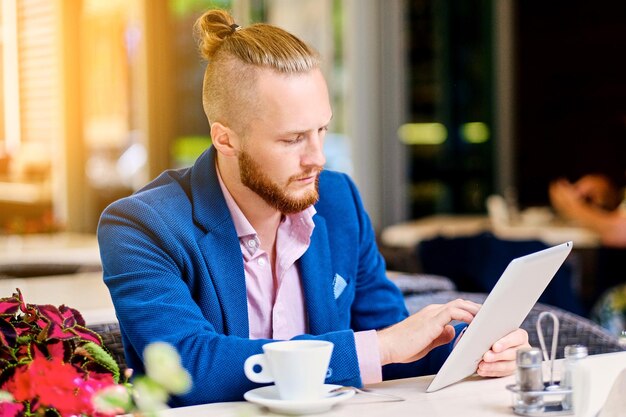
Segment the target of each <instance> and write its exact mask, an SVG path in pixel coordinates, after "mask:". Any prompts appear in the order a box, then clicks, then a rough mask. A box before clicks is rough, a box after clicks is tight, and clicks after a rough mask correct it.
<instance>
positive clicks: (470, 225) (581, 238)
mask: <svg viewBox="0 0 626 417" xmlns="http://www.w3.org/2000/svg"><path fill="white" fill-rule="evenodd" d="M483 232H491V233H493V234H494V235H495V236H496V237H498V238H500V239H506V240H531V239H532V240H540V241H542V242H544V243H546V244H547V245H550V246H551V245H557V244H559V243H563V242H567V241H569V240H572V241H574V247H575V248H579V249H582V248H597V247H598V245H599V244H600V239H599V237H598V235H597V234H595V233H593V232H591V231H589V230H587V229H585V228H582V227H579V226H576V225H572V224H566V223H561V222H558V221H551V222H547V223H543V224H541V223H533V222H519V223H516V224H512V225H505V224H497V225H493V224H492V222H491V221H490V220H489V217H487V216H470V215H434V216H428V217H424V218H421V219H418V220H413V221H409V222H405V223H398V224H395V225H392V226H389V227H386V228H385V229H384V230H383V231H382V233H381V241H382V242H383V244H385V245H386V246H389V247H395V248H414V247H415V246H416V245H417V244H418V243H419V242H421V241H424V240H429V239H433V238H435V237H437V236H441V237H449V238H453V237H465V236H472V235H476V234H479V233H483Z"/></svg>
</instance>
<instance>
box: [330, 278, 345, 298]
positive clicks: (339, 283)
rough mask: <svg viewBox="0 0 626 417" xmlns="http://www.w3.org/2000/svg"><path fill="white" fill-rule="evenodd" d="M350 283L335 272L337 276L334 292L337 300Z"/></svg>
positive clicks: (334, 281) (334, 280) (334, 282)
mask: <svg viewBox="0 0 626 417" xmlns="http://www.w3.org/2000/svg"><path fill="white" fill-rule="evenodd" d="M347 286H348V283H347V282H346V280H345V279H344V278H343V277H342V276H341V275H339V274H335V278H334V279H333V294H334V296H335V300H336V299H337V298H339V296H340V295H341V293H342V292H343V290H345V289H346V287H347Z"/></svg>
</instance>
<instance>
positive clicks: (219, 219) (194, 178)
mask: <svg viewBox="0 0 626 417" xmlns="http://www.w3.org/2000/svg"><path fill="white" fill-rule="evenodd" d="M191 193H192V200H193V216H194V220H195V222H196V224H198V226H200V227H201V228H202V229H204V230H205V232H206V234H205V235H204V236H203V237H202V238H200V239H199V241H198V245H199V246H200V250H201V251H202V255H203V256H204V259H205V261H206V264H207V266H208V269H209V275H210V279H211V280H212V283H213V285H212V286H210V285H202V286H201V291H212V290H213V288H214V289H215V295H217V298H218V300H219V305H220V306H221V310H222V315H223V321H224V329H222V331H223V332H224V334H227V335H235V336H239V337H249V334H250V331H249V327H248V303H247V299H246V278H245V275H244V269H243V258H242V255H241V248H240V247H239V238H238V237H237V232H236V230H235V225H234V224H233V221H232V218H231V216H230V212H229V211H228V206H227V205H226V201H225V200H224V196H223V194H222V190H221V188H220V185H219V181H218V179H217V171H216V168H215V150H214V149H213V147H211V148H209V150H207V151H206V152H205V153H204V154H202V155H201V156H200V157H199V158H198V160H197V161H196V163H195V164H194V166H193V168H192V174H191ZM213 297H214V295H212V294H206V297H204V296H201V297H200V300H199V301H200V302H202V301H201V300H202V299H205V300H210V299H211V298H213ZM204 307H205V308H214V306H204Z"/></svg>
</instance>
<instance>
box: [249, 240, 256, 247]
mask: <svg viewBox="0 0 626 417" xmlns="http://www.w3.org/2000/svg"><path fill="white" fill-rule="evenodd" d="M248 246H250V247H251V248H255V247H256V240H254V239H250V240H249V241H248Z"/></svg>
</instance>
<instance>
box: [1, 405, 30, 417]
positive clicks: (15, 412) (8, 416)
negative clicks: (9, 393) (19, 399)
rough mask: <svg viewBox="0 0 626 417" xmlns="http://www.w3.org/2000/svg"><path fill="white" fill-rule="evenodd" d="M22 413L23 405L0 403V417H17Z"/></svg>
mask: <svg viewBox="0 0 626 417" xmlns="http://www.w3.org/2000/svg"><path fill="white" fill-rule="evenodd" d="M23 411H24V404H19V403H8V402H0V416H3V417H18V416H19V415H20V413H22V412H23Z"/></svg>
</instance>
